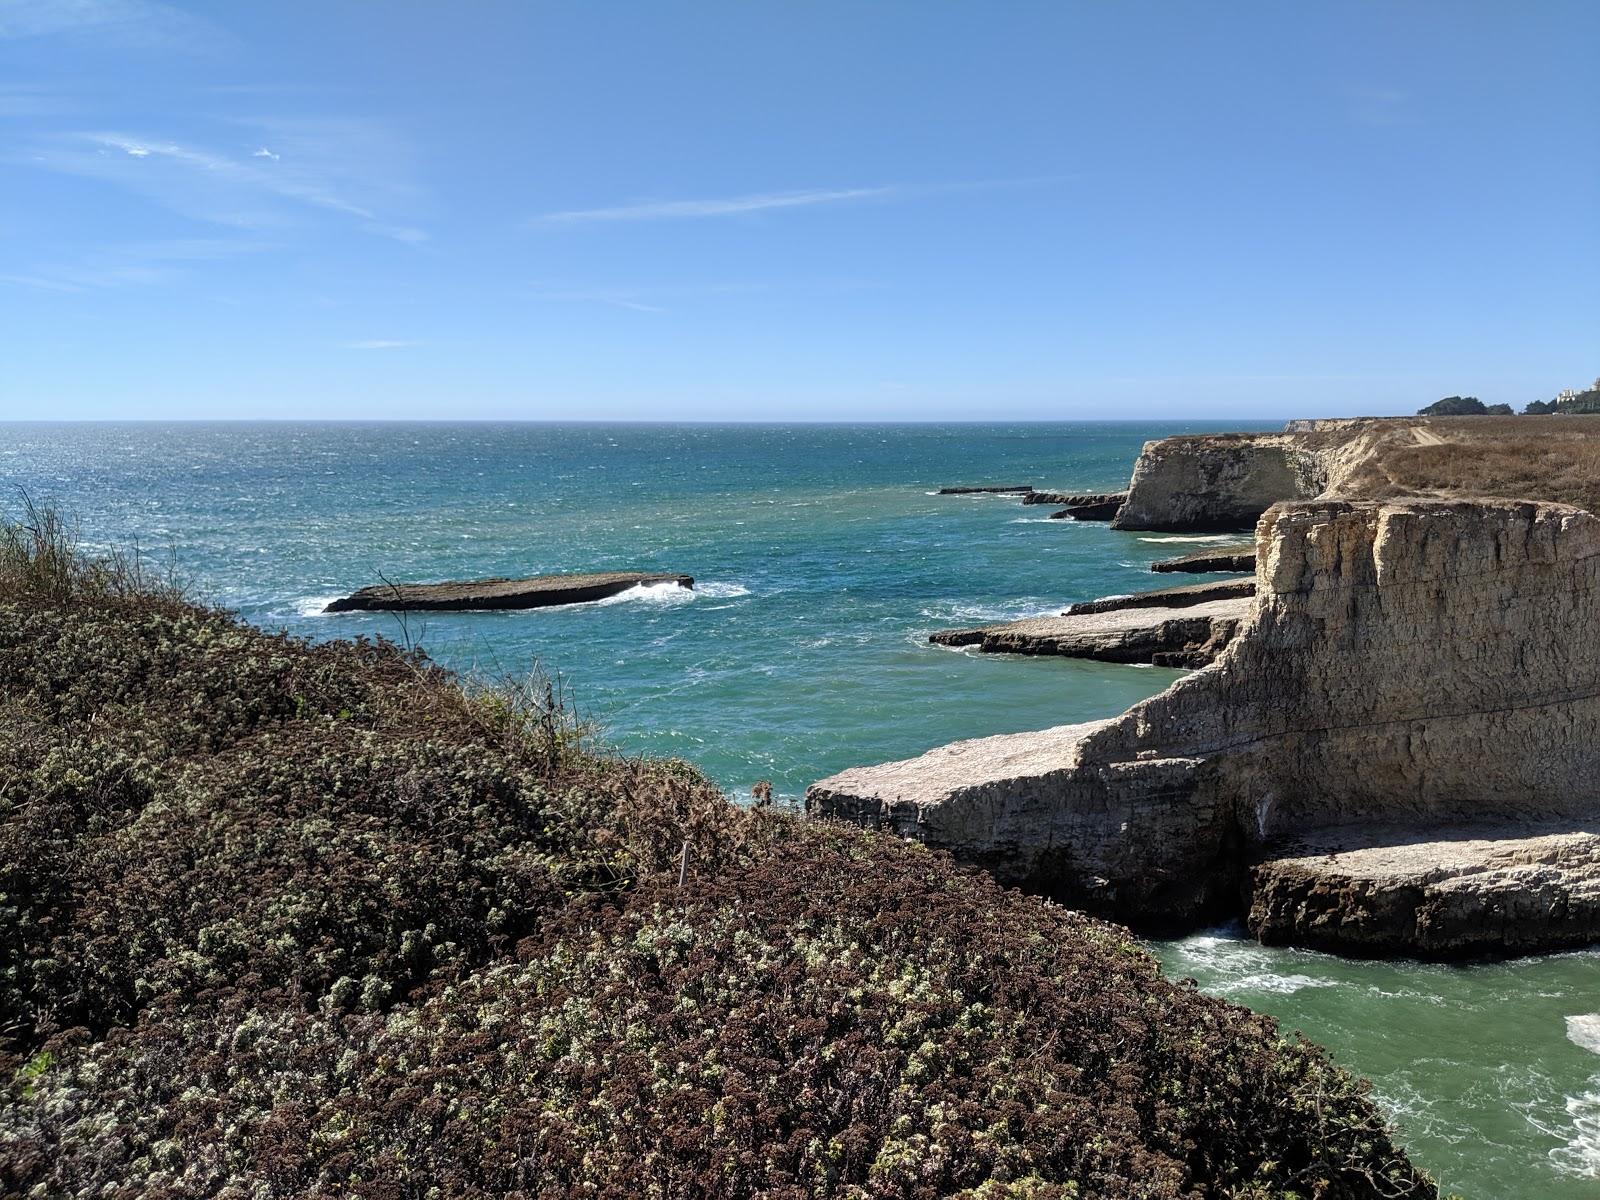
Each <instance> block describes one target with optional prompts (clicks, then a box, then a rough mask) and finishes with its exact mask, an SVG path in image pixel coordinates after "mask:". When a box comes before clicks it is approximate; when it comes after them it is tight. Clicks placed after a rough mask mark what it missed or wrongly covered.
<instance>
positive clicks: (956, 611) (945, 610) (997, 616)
mask: <svg viewBox="0 0 1600 1200" xmlns="http://www.w3.org/2000/svg"><path fill="white" fill-rule="evenodd" d="M1040 603H1041V602H1040V601H1039V600H1037V599H1036V598H1034V597H1025V598H1023V599H1021V600H1017V601H1013V602H1012V603H1010V604H956V603H953V602H952V603H945V604H932V605H929V606H928V607H927V608H923V609H919V610H918V611H919V612H921V613H922V615H923V616H925V617H927V618H928V619H929V620H933V621H984V622H990V621H1020V620H1022V619H1024V618H1025V617H1054V616H1058V615H1059V614H1060V612H1061V608H1062V606H1061V605H1059V604H1058V605H1056V606H1055V607H1053V608H1042V607H1040Z"/></svg>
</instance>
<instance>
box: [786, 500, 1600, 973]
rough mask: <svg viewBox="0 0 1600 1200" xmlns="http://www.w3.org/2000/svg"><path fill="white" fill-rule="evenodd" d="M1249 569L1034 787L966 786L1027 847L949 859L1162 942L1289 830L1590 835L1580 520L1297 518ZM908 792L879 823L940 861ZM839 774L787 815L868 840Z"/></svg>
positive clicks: (851, 790) (1372, 506)
mask: <svg viewBox="0 0 1600 1200" xmlns="http://www.w3.org/2000/svg"><path fill="white" fill-rule="evenodd" d="M1257 547H1258V566H1257V576H1256V583H1257V597H1256V601H1255V603H1256V609H1255V614H1254V616H1253V618H1252V619H1250V620H1249V621H1247V622H1246V623H1245V624H1244V626H1243V627H1242V628H1241V629H1240V631H1239V633H1238V635H1237V636H1236V637H1235V638H1234V639H1233V641H1232V643H1231V644H1230V645H1229V646H1228V648H1227V649H1226V650H1225V651H1224V652H1223V653H1222V655H1221V656H1220V657H1219V658H1218V659H1217V660H1216V661H1215V662H1214V663H1212V664H1211V665H1210V666H1209V667H1206V668H1204V669H1202V670H1199V671H1197V672H1195V673H1194V674H1193V675H1190V676H1188V677H1186V678H1184V679H1182V680H1179V681H1178V682H1177V683H1175V684H1174V685H1173V686H1172V687H1170V688H1168V689H1167V690H1166V691H1165V692H1163V693H1161V694H1160V695H1159V696H1155V697H1153V698H1152V699H1150V700H1147V701H1145V702H1144V703H1142V704H1140V705H1137V706H1135V707H1134V708H1132V709H1131V710H1129V711H1128V712H1127V713H1125V714H1123V715H1122V716H1121V717H1119V718H1116V719H1114V720H1112V721H1108V722H1104V723H1101V724H1098V725H1095V726H1093V727H1090V728H1087V729H1086V730H1085V731H1084V732H1082V734H1081V735H1078V736H1077V737H1076V740H1075V741H1074V743H1073V750H1072V754H1071V756H1070V760H1065V759H1064V760H1063V761H1062V762H1061V763H1060V764H1059V765H1057V766H1056V767H1055V768H1054V769H1050V770H1043V769H1041V770H1037V771H1034V772H1032V773H1030V774H1028V775H1027V776H1026V777H1023V778H1025V780H1026V781H1025V782H1023V783H1018V782H1015V779H1016V778H1018V777H1014V776H1012V775H1010V774H1007V775H1006V776H1005V777H1004V778H993V779H988V780H983V779H978V778H974V779H972V780H970V781H969V782H968V783H967V784H966V785H964V788H963V792H964V793H973V792H975V791H976V792H981V793H982V794H984V795H985V796H988V797H989V800H988V803H989V804H991V805H1001V806H1002V807H1003V803H1004V800H1005V797H1007V796H1008V795H1009V794H1011V793H1013V792H1015V793H1016V795H1017V797H1018V798H1019V801H1020V799H1021V798H1022V797H1025V798H1026V812H1027V813H1028V814H1029V816H1028V820H1030V821H1032V822H1034V824H1035V826H1036V828H1035V829H1034V831H1033V833H1032V834H1031V835H1030V836H1027V837H1024V836H1021V835H1020V834H1018V833H1017V832H1016V826H1017V819H1016V818H1012V819H1011V820H1010V824H1009V825H1008V832H1007V833H1006V835H1005V836H1004V837H1003V838H1000V837H997V838H996V840H995V842H994V844H993V845H992V846H989V847H987V848H985V847H984V846H983V841H982V838H981V837H980V836H978V834H977V833H976V832H974V829H975V827H974V826H972V825H971V824H970V822H969V823H968V824H967V825H965V826H964V828H965V829H966V830H967V832H966V833H964V834H963V837H962V840H961V851H960V852H962V853H965V854H968V855H969V856H970V857H974V858H975V859H978V860H980V861H985V862H990V861H993V860H994V859H997V858H1004V859H1007V860H1008V865H1007V867H1006V874H1007V877H1008V878H1010V879H1013V880H1015V881H1017V882H1023V883H1026V884H1027V885H1028V886H1030V887H1034V888H1037V889H1039V890H1042V891H1045V892H1048V893H1053V894H1058V895H1062V896H1068V897H1072V898H1074V899H1075V900H1078V901H1080V902H1083V903H1085V904H1087V905H1089V906H1090V907H1093V908H1096V909H1098V910H1099V911H1103V912H1109V913H1112V914H1113V915H1117V916H1119V917H1122V918H1124V919H1130V920H1135V921H1145V922H1157V923H1160V924H1163V925H1168V926H1171V925H1181V924H1183V923H1184V922H1185V921H1192V920H1195V919H1198V918H1199V916H1200V915H1201V914H1204V913H1206V912H1207V911H1209V909H1210V907H1211V906H1212V905H1213V904H1214V902H1215V898H1216V896H1217V895H1218V891H1219V884H1218V883H1217V880H1218V879H1219V878H1220V879H1224V880H1226V881H1228V884H1227V886H1231V887H1233V888H1236V889H1243V888H1244V887H1245V886H1246V884H1247V874H1248V868H1249V864H1250V863H1251V862H1252V861H1254V860H1255V859H1257V858H1259V856H1260V854H1261V851H1262V848H1263V847H1265V846H1267V845H1271V844H1274V843H1276V842H1279V841H1281V840H1282V839H1284V838H1292V837H1294V836H1296V835H1297V834H1300V833H1302V832H1304V831H1306V830H1313V829H1324V828H1332V827H1343V828H1352V827H1355V828H1360V827H1364V826H1371V825H1383V826H1394V825H1406V826H1409V827H1411V828H1414V829H1428V828H1434V827H1443V826H1449V825H1457V824H1481V823H1502V824H1509V825H1512V826H1531V825H1536V824H1537V825H1541V826H1547V825H1548V824H1549V823H1552V822H1562V821H1568V822H1574V823H1575V824H1572V825H1571V826H1569V827H1570V828H1582V827H1583V824H1582V823H1583V822H1586V821H1589V820H1591V819H1592V818H1593V817H1594V816H1595V815H1596V814H1600V639H1597V638H1596V637H1595V636H1594V630H1595V629H1596V628H1597V627H1600V519H1597V518H1596V517H1594V516H1593V515H1591V514H1590V513H1588V512H1586V511H1582V510H1579V509H1575V508H1570V507H1567V506H1564V505H1556V504H1534V503H1523V502H1516V501H1481V502H1464V501H1456V502H1447V501H1428V500H1408V501H1397V502H1392V503H1377V502H1319V503H1301V504H1291V505H1284V506H1281V507H1278V508H1275V509H1273V510H1272V511H1271V512H1269V513H1268V514H1267V515H1266V517H1264V518H1263V520H1262V521H1261V523H1260V526H1259V529H1258V536H1257ZM1189 611H1190V612H1193V611H1194V610H1192V609H1191V610H1189ZM1104 615H1105V616H1112V615H1114V614H1104ZM1046 758H1048V755H1046ZM971 761H972V762H973V763H974V764H975V765H976V764H980V763H981V760H976V759H974V760H971ZM911 762H912V763H921V762H922V760H911ZM920 770H921V768H920V767H912V766H910V765H907V767H906V769H904V770H902V771H899V772H897V773H895V774H894V776H893V778H894V779H895V786H896V790H895V793H894V800H893V801H892V802H893V803H895V804H902V805H903V804H905V803H908V802H910V803H914V804H916V805H918V806H919V811H921V812H923V813H924V817H923V819H922V820H921V822H920V824H919V826H918V828H920V829H923V830H925V831H927V833H928V835H929V840H930V841H933V842H935V843H936V844H944V843H943V842H942V840H941V831H942V830H944V829H945V828H946V827H947V826H946V825H945V824H943V823H941V822H940V821H938V820H935V819H934V818H933V816H932V815H931V810H934V809H937V807H938V805H939V804H941V803H944V802H946V801H945V800H943V799H942V797H945V796H946V793H947V792H949V789H947V788H945V787H943V786H942V785H932V784H930V786H929V787H928V788H927V789H926V790H923V789H921V788H920V787H919V785H918V783H917V780H918V777H919V771H920ZM846 774H847V776H849V777H848V778H846V777H845V776H840V777H835V778H834V779H832V780H825V781H823V782H822V783H820V784H817V785H816V786H815V787H814V788H813V790H812V792H811V793H810V794H809V795H808V806H809V807H810V808H811V810H812V811H814V812H817V813H820V814H830V813H832V814H839V815H846V814H848V815H851V816H853V817H854V818H856V819H866V820H871V819H873V814H874V813H875V812H877V811H879V810H880V809H881V807H882V805H883V804H884V803H886V800H885V797H884V796H883V794H882V793H881V792H879V791H878V790H876V788H877V785H878V782H879V781H880V780H881V779H882V778H884V777H881V776H873V775H864V776H862V775H849V773H846ZM1130 811H1138V812H1139V813H1140V814H1141V815H1140V819H1139V820H1138V821H1137V822H1130V821H1129V819H1128V814H1129V812H1130ZM1157 814H1159V815H1157ZM1150 829H1156V830H1159V831H1160V836H1148V835H1147V834H1146V833H1145V832H1143V831H1145V830H1150ZM952 848H955V847H954V846H952ZM1151 880H1159V881H1162V884H1161V886H1159V887H1157V886H1154V885H1152V884H1151V883H1150V881H1151ZM1224 890H1225V889H1224ZM1535 941H1536V937H1534V936H1530V937H1529V938H1525V939H1523V940H1520V941H1518V942H1517V944H1516V945H1515V946H1512V945H1510V944H1508V945H1507V946H1506V949H1507V950H1514V949H1522V948H1526V947H1527V946H1528V945H1531V944H1534V943H1535Z"/></svg>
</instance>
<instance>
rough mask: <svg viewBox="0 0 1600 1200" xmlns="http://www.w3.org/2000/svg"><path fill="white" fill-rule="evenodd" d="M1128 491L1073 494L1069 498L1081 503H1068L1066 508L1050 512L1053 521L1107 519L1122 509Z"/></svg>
mask: <svg viewBox="0 0 1600 1200" xmlns="http://www.w3.org/2000/svg"><path fill="white" fill-rule="evenodd" d="M1127 495H1128V493H1126V492H1118V493H1115V494H1113V495H1109V496H1100V497H1088V496H1074V497H1070V498H1069V499H1072V500H1079V501H1081V503H1078V504H1071V503H1069V504H1068V505H1067V507H1066V508H1063V509H1058V510H1057V511H1056V512H1053V513H1051V514H1050V519H1051V520H1053V521H1109V520H1111V518H1113V517H1115V516H1116V515H1117V513H1119V512H1121V511H1122V505H1123V502H1124V501H1125V500H1126V499H1127Z"/></svg>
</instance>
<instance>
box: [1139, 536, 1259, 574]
mask: <svg viewBox="0 0 1600 1200" xmlns="http://www.w3.org/2000/svg"><path fill="white" fill-rule="evenodd" d="M1150 569H1151V570H1152V571H1187V572H1190V573H1192V574H1196V575H1201V574H1207V573H1210V572H1213V571H1217V572H1222V571H1236V572H1240V573H1243V572H1248V573H1250V574H1251V575H1254V574H1255V573H1256V548H1255V546H1254V545H1252V544H1251V543H1248V542H1246V543H1244V544H1242V545H1238V546H1219V547H1217V548H1216V549H1215V550H1197V551H1195V552H1194V553H1193V554H1181V555H1179V556H1178V557H1177V558H1163V559H1160V560H1158V561H1156V562H1153V563H1151V564H1150Z"/></svg>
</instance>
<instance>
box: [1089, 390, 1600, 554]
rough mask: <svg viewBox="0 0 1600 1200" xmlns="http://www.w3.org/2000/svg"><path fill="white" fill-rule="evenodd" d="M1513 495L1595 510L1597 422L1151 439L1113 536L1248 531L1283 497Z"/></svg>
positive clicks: (1383, 424) (1397, 423) (1392, 421)
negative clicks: (1120, 533)
mask: <svg viewBox="0 0 1600 1200" xmlns="http://www.w3.org/2000/svg"><path fill="white" fill-rule="evenodd" d="M1477 496H1515V497H1520V498H1528V499H1535V500H1552V501H1559V502H1562V503H1568V504H1577V505H1579V506H1581V507H1584V508H1588V509H1590V510H1591V511H1596V510H1600V417H1552V418H1548V419H1546V418H1542V417H1401V418H1375V417H1363V418H1350V419H1340V420H1323V421H1294V422H1291V423H1290V425H1289V426H1288V428H1286V429H1285V430H1284V431H1282V432H1279V433H1250V434H1220V435H1202V436H1187V437H1175V438H1165V439H1163V440H1161V441H1156V442H1150V443H1148V444H1146V446H1145V447H1144V451H1143V453H1141V454H1140V456H1139V461H1138V462H1137V463H1136V464H1135V466H1134V470H1133V480H1132V483H1131V484H1130V485H1129V493H1128V498H1127V501H1126V502H1125V503H1124V504H1123V506H1122V508H1121V510H1120V511H1119V512H1118V514H1117V516H1116V519H1115V520H1114V522H1113V525H1114V526H1115V527H1116V528H1118V529H1161V530H1215V529H1232V528H1242V527H1244V526H1247V525H1249V524H1251V523H1252V522H1253V521H1254V520H1255V519H1256V518H1257V517H1258V516H1260V515H1261V513H1263V512H1265V511H1266V510H1267V508H1268V507H1270V506H1271V505H1273V504H1275V503H1277V502H1279V501H1285V500H1310V499H1324V500H1326V499H1352V500H1353V499H1367V500H1378V499H1394V498H1400V497H1430V498H1436V499H1463V498H1472V497H1477Z"/></svg>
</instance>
